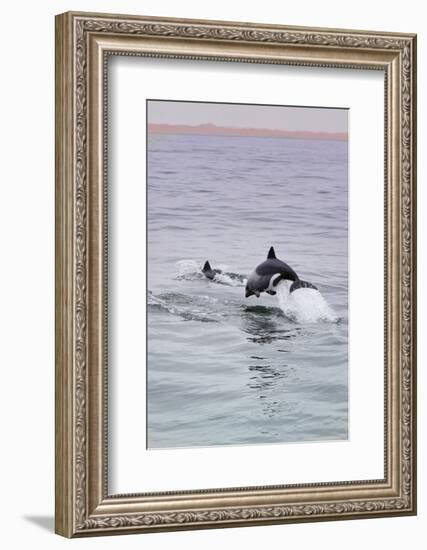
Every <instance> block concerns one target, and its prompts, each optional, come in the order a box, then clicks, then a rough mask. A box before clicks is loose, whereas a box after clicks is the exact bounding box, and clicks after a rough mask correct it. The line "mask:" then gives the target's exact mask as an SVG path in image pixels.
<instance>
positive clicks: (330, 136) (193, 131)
mask: <svg viewBox="0 0 427 550" xmlns="http://www.w3.org/2000/svg"><path fill="white" fill-rule="evenodd" d="M148 132H149V133H151V134H175V135H183V134H184V135H194V136H223V137H273V138H288V139H308V140H325V141H348V134H347V133H346V132H335V133H332V132H308V131H292V130H273V129H268V128H232V127H226V126H216V125H215V124H200V125H198V126H190V125H185V124H156V123H149V124H148Z"/></svg>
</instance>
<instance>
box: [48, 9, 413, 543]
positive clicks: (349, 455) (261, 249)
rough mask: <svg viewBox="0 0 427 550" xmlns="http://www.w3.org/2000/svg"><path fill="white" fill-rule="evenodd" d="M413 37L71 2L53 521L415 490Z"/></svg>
mask: <svg viewBox="0 0 427 550" xmlns="http://www.w3.org/2000/svg"><path fill="white" fill-rule="evenodd" d="M415 122H416V37H415V35H411V34H401V33H383V32H367V31H349V30H332V29H310V28H303V27H282V26H269V25H256V24H248V23H236V22H232V23H231V22H218V21H194V20H177V19H164V18H152V17H137V16H124V15H108V14H90V13H71V12H69V13H65V14H62V15H58V16H57V18H56V236H57V239H56V532H57V533H58V534H60V535H63V536H66V537H79V536H90V535H106V534H124V533H135V532H141V533H142V532H148V531H162V530H178V529H199V528H200V529H201V528H209V527H212V528H213V527H236V526H249V525H261V524H273V523H289V522H302V521H320V520H338V519H353V518H370V517H371V518H374V517H384V516H399V515H411V514H415V513H416V416H415V412H416V402H415V398H416V385H415V384H416V371H415V366H416V229H415V227H416V225H415V222H416V217H415V207H416V189H415V176H416V159H415V152H416V141H415Z"/></svg>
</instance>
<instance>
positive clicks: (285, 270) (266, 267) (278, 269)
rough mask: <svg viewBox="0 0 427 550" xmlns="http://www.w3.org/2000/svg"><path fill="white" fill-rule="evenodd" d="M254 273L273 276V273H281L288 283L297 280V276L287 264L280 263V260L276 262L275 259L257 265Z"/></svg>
mask: <svg viewBox="0 0 427 550" xmlns="http://www.w3.org/2000/svg"><path fill="white" fill-rule="evenodd" d="M255 272H256V273H257V275H261V276H264V275H274V274H275V273H281V274H282V275H284V276H285V278H286V279H289V280H290V281H296V280H297V279H298V275H297V274H296V273H295V271H294V270H293V269H292V268H291V267H289V266H288V264H285V262H282V261H281V260H278V259H277V258H274V260H273V259H272V260H266V261H265V262H262V264H259V265H258V266H257V267H256V269H255Z"/></svg>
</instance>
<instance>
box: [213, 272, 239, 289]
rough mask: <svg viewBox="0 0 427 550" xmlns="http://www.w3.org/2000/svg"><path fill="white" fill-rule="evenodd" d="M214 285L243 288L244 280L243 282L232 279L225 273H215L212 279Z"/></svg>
mask: <svg viewBox="0 0 427 550" xmlns="http://www.w3.org/2000/svg"><path fill="white" fill-rule="evenodd" d="M214 281H215V282H216V283H220V284H221V285H227V286H244V284H245V280H243V282H242V281H241V280H239V279H233V278H232V277H230V276H229V275H227V273H216V274H215V277H214Z"/></svg>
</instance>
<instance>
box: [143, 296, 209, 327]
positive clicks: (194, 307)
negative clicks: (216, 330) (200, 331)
mask: <svg viewBox="0 0 427 550" xmlns="http://www.w3.org/2000/svg"><path fill="white" fill-rule="evenodd" d="M147 302H148V307H149V308H150V309H152V310H155V311H156V310H157V311H159V312H164V313H170V314H172V315H177V316H179V317H181V318H182V319H184V320H185V321H200V322H202V323H218V322H219V321H218V319H217V318H216V316H217V315H216V312H215V308H214V307H212V306H213V305H215V304H216V303H217V302H218V300H215V299H214V298H211V297H210V296H195V297H192V296H188V295H186V294H179V293H176V292H166V293H164V294H159V295H157V296H155V295H154V294H153V293H152V292H151V291H148V300H147Z"/></svg>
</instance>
